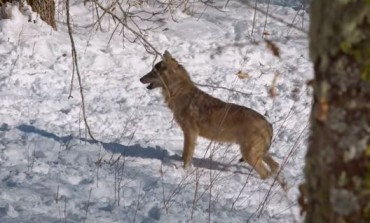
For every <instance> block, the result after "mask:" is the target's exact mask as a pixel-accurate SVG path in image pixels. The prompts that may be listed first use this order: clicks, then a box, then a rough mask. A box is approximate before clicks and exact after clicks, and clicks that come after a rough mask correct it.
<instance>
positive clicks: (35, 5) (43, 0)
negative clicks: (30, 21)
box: [27, 0, 57, 30]
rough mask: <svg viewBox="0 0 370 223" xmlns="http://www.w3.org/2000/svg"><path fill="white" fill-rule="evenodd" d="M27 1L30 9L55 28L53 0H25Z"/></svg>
mask: <svg viewBox="0 0 370 223" xmlns="http://www.w3.org/2000/svg"><path fill="white" fill-rule="evenodd" d="M27 3H28V4H29V5H30V6H31V8H32V10H33V11H34V12H36V13H38V14H39V15H40V17H41V19H42V20H44V21H45V22H46V23H47V24H48V25H49V26H51V27H53V29H54V30H56V29H57V25H56V23H55V2H54V0H27Z"/></svg>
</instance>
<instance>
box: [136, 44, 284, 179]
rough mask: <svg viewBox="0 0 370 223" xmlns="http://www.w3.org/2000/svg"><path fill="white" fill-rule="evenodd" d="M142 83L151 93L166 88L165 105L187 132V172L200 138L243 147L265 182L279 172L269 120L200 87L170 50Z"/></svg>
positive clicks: (145, 76) (184, 158)
mask: <svg viewBox="0 0 370 223" xmlns="http://www.w3.org/2000/svg"><path fill="white" fill-rule="evenodd" d="M140 81H141V82H142V83H143V84H149V85H148V86H147V89H149V90H152V89H155V88H161V89H162V94H163V96H164V99H165V102H166V104H167V106H168V107H169V109H170V110H171V111H172V112H173V115H174V119H175V121H176V122H177V124H178V125H179V126H180V127H181V129H182V131H183V133H184V147H183V154H182V160H183V164H184V168H185V169H186V168H187V167H188V166H189V164H190V162H191V159H192V157H193V153H194V148H195V144H196V140H197V137H198V136H201V137H204V138H207V139H210V140H213V141H217V142H228V143H237V144H239V145H240V152H241V155H242V160H244V161H246V162H247V163H248V164H249V165H251V166H252V167H253V168H254V169H255V170H256V171H257V173H258V174H259V175H260V177H261V178H262V179H265V178H267V177H269V176H271V175H272V174H274V173H276V172H277V170H278V169H279V164H278V163H277V162H276V161H275V160H274V159H273V158H272V157H271V155H270V154H269V153H268V150H269V147H270V144H271V139H272V136H273V129H272V125H271V124H270V123H269V122H268V121H267V120H266V118H265V117H264V116H263V115H261V114H260V113H258V112H256V111H254V110H252V109H250V108H247V107H243V106H240V105H237V104H233V103H227V102H224V101H222V100H220V99H217V98H215V97H212V96H211V95H209V94H207V93H205V92H203V91H202V90H200V89H199V88H197V87H196V85H195V84H194V83H193V82H192V80H191V78H190V76H189V74H188V72H187V71H186V70H185V68H184V67H183V66H182V65H181V64H179V63H178V62H177V61H176V60H175V59H174V58H173V57H172V55H171V54H170V53H169V52H168V51H165V52H164V54H163V57H162V61H160V62H158V63H157V64H155V66H154V67H153V69H152V70H151V71H150V72H149V73H147V74H146V75H144V76H143V77H142V78H141V79H140ZM266 164H267V165H266Z"/></svg>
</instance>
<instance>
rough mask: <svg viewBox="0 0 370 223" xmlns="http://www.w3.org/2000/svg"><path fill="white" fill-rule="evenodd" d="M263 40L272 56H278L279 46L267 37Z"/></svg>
mask: <svg viewBox="0 0 370 223" xmlns="http://www.w3.org/2000/svg"><path fill="white" fill-rule="evenodd" d="M265 42H266V45H267V48H268V49H269V50H271V52H272V54H273V55H274V56H276V57H279V58H280V49H279V47H277V46H276V44H275V43H273V42H272V41H270V40H268V39H265Z"/></svg>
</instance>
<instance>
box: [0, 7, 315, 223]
mask: <svg viewBox="0 0 370 223" xmlns="http://www.w3.org/2000/svg"><path fill="white" fill-rule="evenodd" d="M105 2H106V4H105V5H108V3H107V2H109V1H105ZM113 2H114V1H113ZM132 2H133V1H132ZM137 2H140V1H137ZM144 2H146V1H144ZM252 2H254V1H252ZM265 2H267V1H265ZM61 3H63V2H62V1H59V2H58V4H57V10H58V12H57V16H56V18H57V20H58V23H57V25H58V31H54V30H52V29H51V28H50V27H48V26H47V25H46V24H45V23H43V22H42V21H40V20H38V21H37V22H36V23H29V22H27V20H28V17H27V16H24V15H22V14H21V13H20V12H19V11H17V10H16V8H14V9H13V10H12V18H11V19H2V20H0V222H1V223H20V222H42V223H44V222H45V223H47V222H51V223H52V222H104V223H105V222H107V223H108V222H124V223H125V222H146V223H149V222H169V223H172V222H197V223H198V222H259V223H266V222H272V223H274V222H281V223H286V222H300V221H301V220H302V217H301V216H300V215H299V207H298V204H297V197H298V189H297V186H298V185H299V184H300V183H301V182H302V181H303V172H302V169H303V166H304V155H305V151H306V140H307V134H308V128H307V124H308V115H309V112H310V108H311V97H312V96H311V91H310V89H309V88H308V87H307V85H306V82H307V81H308V80H309V79H310V78H312V68H311V66H312V65H311V63H310V61H309V58H308V41H307V37H306V34H305V33H303V32H301V31H298V30H296V29H294V28H290V27H288V26H287V25H286V24H283V23H281V22H278V21H276V20H273V19H272V18H268V19H267V24H266V30H265V31H266V33H268V34H269V35H267V36H266V38H268V39H270V40H271V41H272V42H273V43H275V44H276V45H277V46H278V47H279V49H280V58H277V57H275V56H273V54H272V53H271V51H270V50H269V49H268V47H267V46H266V44H265V42H264V41H263V37H262V32H263V30H264V23H265V15H264V14H262V13H260V12H259V13H257V16H256V22H255V25H254V34H253V36H251V35H250V34H251V30H252V24H253V15H254V10H253V9H251V8H248V7H247V6H246V5H245V4H244V3H243V1H240V2H239V1H234V0H231V1H230V2H229V4H228V6H227V8H223V6H224V5H225V3H226V1H216V3H215V4H213V5H215V6H218V7H220V9H221V10H218V9H216V8H213V7H211V6H208V7H207V6H206V5H204V4H202V3H199V2H197V3H195V4H194V5H193V6H192V7H191V10H190V11H188V12H182V10H181V8H178V9H176V8H172V10H171V13H169V12H167V13H166V14H164V15H159V17H158V18H159V19H158V20H157V21H155V22H151V21H140V20H139V19H137V18H136V20H135V21H136V22H137V25H138V26H139V27H142V28H150V27H154V28H152V29H150V30H148V31H144V36H145V39H146V40H148V41H149V42H150V43H151V44H152V45H153V46H154V47H155V48H156V49H157V50H159V51H160V52H163V51H164V50H169V51H170V52H171V54H172V55H173V56H174V57H175V58H177V59H178V61H180V62H181V63H182V64H183V65H184V66H185V68H186V69H187V70H188V71H189V73H190V75H191V76H192V78H193V80H194V81H195V82H196V83H198V84H202V85H208V86H203V87H201V88H202V89H203V90H204V91H206V92H208V93H209V94H211V95H214V96H216V97H219V98H222V99H223V100H227V101H230V102H235V103H238V104H241V105H244V106H247V107H251V108H253V109H255V110H257V111H259V112H260V113H262V114H264V115H265V116H266V117H267V118H268V120H270V122H272V123H273V126H274V140H273V144H272V147H271V152H272V154H273V156H274V157H275V158H276V160H277V161H278V162H279V163H280V164H281V166H282V169H281V175H282V176H283V177H284V178H285V180H286V181H287V183H288V188H289V189H288V190H287V191H284V190H283V189H282V188H281V187H280V186H279V184H278V183H276V182H275V181H274V179H268V180H265V181H263V180H261V179H259V177H257V175H256V173H255V171H253V170H252V169H251V168H250V166H248V165H246V164H244V163H238V162H237V161H236V159H238V158H239V157H240V155H239V151H238V148H237V146H236V145H218V144H216V145H212V146H211V147H210V149H207V148H209V141H207V140H204V139H199V140H198V144H197V148H196V151H195V154H194V159H193V166H192V167H191V168H190V169H189V170H186V171H185V170H184V169H182V167H181V160H180V156H181V153H182V143H183V136H182V132H181V131H180V129H179V127H178V126H177V125H176V123H174V122H173V120H172V115H171V112H170V111H169V110H168V109H167V108H166V106H165V104H164V102H163V99H162V97H161V94H160V92H159V90H155V91H148V90H147V89H146V87H145V86H144V85H142V84H141V83H140V82H139V78H140V77H141V76H143V75H144V74H145V73H146V72H148V71H149V70H150V69H151V66H152V63H153V59H154V56H153V55H151V54H149V53H148V52H147V51H146V50H145V48H144V47H143V46H142V44H141V43H140V41H139V40H138V39H136V41H134V42H132V40H135V38H134V37H133V35H132V34H130V33H129V31H127V30H126V31H125V35H126V36H127V37H128V38H127V39H123V37H122V35H123V34H122V33H121V27H119V28H118V29H117V30H116V31H115V34H114V35H112V33H113V31H114V28H115V26H116V23H115V22H114V21H113V19H109V18H110V17H109V18H108V15H105V16H104V18H103V20H102V21H101V26H102V31H100V30H99V29H98V31H97V27H99V26H98V25H97V24H96V26H94V27H93V26H91V24H93V23H94V22H96V20H97V19H96V18H97V17H96V14H94V13H95V7H94V8H92V3H91V2H87V4H86V6H84V4H83V0H75V1H71V14H72V19H71V21H72V23H73V30H74V33H73V35H74V39H75V43H76V48H77V55H78V65H79V70H80V72H81V76H82V83H83V92H84V95H85V104H86V110H87V119H88V123H89V125H90V127H91V130H92V134H93V135H94V136H95V138H96V139H97V140H99V143H94V142H93V141H92V140H90V138H89V137H88V136H87V135H86V131H85V128H84V124H83V121H82V116H81V99H80V95H79V86H78V82H77V77H76V75H75V76H74V78H73V87H72V88H73V89H72V98H69V97H68V95H69V92H70V88H71V78H72V70H73V66H72V59H71V43H70V39H69V35H68V31H67V26H66V25H65V21H66V20H65V19H66V18H65V8H63V6H62V5H61ZM253 4H254V3H253ZM258 6H259V7H260V8H261V9H264V10H266V9H267V5H266V4H259V5H258ZM131 10H136V11H138V10H147V11H148V10H150V11H155V10H158V11H159V10H163V8H161V7H160V4H159V2H156V1H150V2H149V3H143V4H142V5H136V6H133V7H132V8H131ZM113 12H117V14H118V15H119V10H118V9H117V8H116V10H115V11H113ZM269 13H270V14H271V15H273V16H274V17H278V18H281V19H283V20H285V21H287V22H288V23H292V21H294V24H295V25H296V26H298V27H301V28H302V25H303V29H305V30H307V27H308V20H307V19H308V15H307V14H306V13H304V14H302V12H298V14H297V11H296V10H294V9H292V8H291V7H283V6H278V5H270V7H269ZM102 14H103V13H102V12H101V11H100V15H102ZM140 15H142V16H144V15H145V13H142V14H140ZM302 19H303V21H302ZM116 22H117V21H116ZM129 25H130V26H131V27H135V24H134V23H132V22H130V23H129ZM110 39H111V40H110ZM238 71H243V72H246V73H248V75H249V78H246V79H241V78H239V77H238V76H237V75H236V74H237V73H238ZM277 75H278V79H277V82H276V84H274V83H273V82H274V79H275V77H276V76H277ZM210 86H214V87H210ZM215 87H216V88H215ZM220 87H222V88H220ZM271 89H273V91H276V93H277V95H276V96H275V97H271V96H270V94H269V92H271ZM210 153H212V154H213V156H212V160H213V161H212V162H211V161H210ZM235 158H236V159H235Z"/></svg>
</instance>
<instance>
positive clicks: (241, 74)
mask: <svg viewBox="0 0 370 223" xmlns="http://www.w3.org/2000/svg"><path fill="white" fill-rule="evenodd" d="M236 76H238V77H239V78H240V79H247V78H249V77H250V76H249V74H248V73H247V72H245V71H241V70H239V71H238V73H236Z"/></svg>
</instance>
